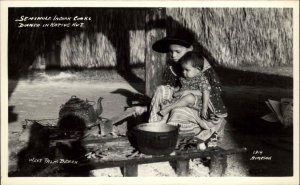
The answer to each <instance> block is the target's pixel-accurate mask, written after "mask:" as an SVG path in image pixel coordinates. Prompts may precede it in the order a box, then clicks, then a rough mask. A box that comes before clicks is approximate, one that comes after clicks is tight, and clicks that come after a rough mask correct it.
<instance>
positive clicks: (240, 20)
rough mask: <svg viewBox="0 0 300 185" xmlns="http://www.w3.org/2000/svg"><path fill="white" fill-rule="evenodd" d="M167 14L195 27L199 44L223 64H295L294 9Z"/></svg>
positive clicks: (174, 11)
mask: <svg viewBox="0 0 300 185" xmlns="http://www.w3.org/2000/svg"><path fill="white" fill-rule="evenodd" d="M167 15H168V16H171V17H172V18H173V19H174V20H175V21H177V22H180V23H183V25H184V26H186V27H187V28H189V29H191V30H193V31H194V32H195V33H196V35H197V37H198V41H199V43H200V44H201V45H203V47H204V48H206V49H207V50H208V51H209V52H210V53H211V55H212V56H213V57H214V58H215V59H216V61H217V62H218V63H219V64H221V65H225V66H238V65H239V66H247V65H251V66H291V65H292V63H293V52H292V51H293V26H292V25H293V24H292V20H293V19H292V17H293V15H292V9H289V8H200V9H199V8H192V9H187V8H180V9H173V8H172V9H167ZM171 26H172V25H171Z"/></svg>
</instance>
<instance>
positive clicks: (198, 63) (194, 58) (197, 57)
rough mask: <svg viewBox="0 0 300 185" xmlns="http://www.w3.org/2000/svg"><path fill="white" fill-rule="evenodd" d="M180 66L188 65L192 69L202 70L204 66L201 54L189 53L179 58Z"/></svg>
mask: <svg viewBox="0 0 300 185" xmlns="http://www.w3.org/2000/svg"><path fill="white" fill-rule="evenodd" d="M179 62H180V65H183V64H187V63H190V64H191V65H192V66H193V67H195V68H197V69H199V70H202V69H203V66H204V57H203V55H202V54H201V53H199V52H195V51H189V52H187V53H186V54H184V55H183V56H182V57H181V58H180V61H179Z"/></svg>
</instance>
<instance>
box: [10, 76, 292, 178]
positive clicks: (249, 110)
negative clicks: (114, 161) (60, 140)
mask: <svg viewBox="0 0 300 185" xmlns="http://www.w3.org/2000/svg"><path fill="white" fill-rule="evenodd" d="M67 78H68V76H66V75H65V74H62V75H61V74H59V75H56V76H52V77H49V78H47V79H46V80H45V79H43V80H18V81H13V80H11V81H9V102H8V103H9V146H8V148H9V170H10V171H14V170H16V167H17V160H18V159H17V154H18V152H19V151H20V150H21V149H23V148H24V147H25V146H26V144H27V141H28V137H29V136H28V134H25V133H23V129H22V124H21V122H22V121H24V120H25V119H36V120H40V119H55V118H58V111H59V108H60V106H61V104H63V103H65V102H66V101H67V100H68V99H69V98H70V97H71V96H72V95H76V96H77V97H79V98H81V99H88V100H90V101H97V99H98V98H99V97H103V98H104V99H103V102H102V103H103V107H104V111H103V113H102V115H103V117H107V118H111V117H113V116H115V115H118V114H121V113H122V112H123V110H124V106H126V105H127V99H126V96H124V93H120V92H133V93H135V92H137V90H141V89H143V84H134V87H132V86H131V85H132V84H131V85H130V84H129V83H128V82H126V81H125V80H122V79H121V80H116V81H114V82H107V81H97V80H80V81H73V80H71V81H70V80H67ZM274 92H275V93H274ZM292 95H293V91H292V89H289V88H275V87H268V88H263V87H258V86H257V87H256V86H225V87H224V101H225V103H226V105H227V106H228V110H229V115H230V116H229V117H228V123H227V125H226V127H225V136H224V138H223V139H222V140H221V141H220V143H219V144H220V146H222V147H223V148H225V149H230V148H236V147H246V148H247V152H246V153H244V154H236V155H230V156H229V157H228V160H227V162H228V167H227V169H226V171H225V174H224V176H291V175H292V174H293V159H292V158H293V153H292V143H291V142H289V138H290V137H292V134H293V132H292V128H287V129H286V128H283V127H282V126H281V125H280V124H279V123H268V122H265V121H263V120H261V119H260V117H261V116H263V115H264V114H267V113H269V112H268V109H267V107H266V105H265V104H264V101H265V100H267V99H268V98H270V99H275V100H279V99H280V98H283V97H288V98H292ZM280 138H287V140H288V141H287V142H285V143H283V144H281V143H280V142H281V140H280ZM285 141H286V140H285ZM253 156H254V157H257V156H264V157H271V160H258V159H256V160H251V158H252V157H253ZM269 159H270V158H269ZM190 169H191V170H190V173H189V176H192V177H198V176H209V169H208V167H207V166H206V165H204V164H202V163H199V162H193V161H192V162H191V163H190ZM138 175H139V176H142V177H143V176H176V174H175V172H174V170H173V169H172V168H171V167H170V165H169V163H167V162H166V163H153V164H145V165H139V168H138ZM91 176H122V174H121V172H120V169H119V168H107V169H101V170H93V171H92V172H91Z"/></svg>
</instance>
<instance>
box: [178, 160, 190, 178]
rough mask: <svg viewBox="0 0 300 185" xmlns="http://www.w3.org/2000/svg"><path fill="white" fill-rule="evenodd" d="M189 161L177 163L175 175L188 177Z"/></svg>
mask: <svg viewBox="0 0 300 185" xmlns="http://www.w3.org/2000/svg"><path fill="white" fill-rule="evenodd" d="M189 164H190V163H189V159H188V160H183V161H177V163H176V174H177V175H178V176H188V173H189V166H190V165H189Z"/></svg>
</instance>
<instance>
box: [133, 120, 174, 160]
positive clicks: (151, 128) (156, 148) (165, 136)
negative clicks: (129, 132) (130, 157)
mask: <svg viewBox="0 0 300 185" xmlns="http://www.w3.org/2000/svg"><path fill="white" fill-rule="evenodd" d="M133 131H134V135H135V139H136V142H137V146H138V149H139V150H140V151H141V152H142V153H144V154H148V155H167V154H170V153H171V152H172V151H174V149H175V147H176V143H177V139H178V127H175V126H172V125H167V124H158V123H144V124H140V125H137V126H136V127H134V130H133Z"/></svg>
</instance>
